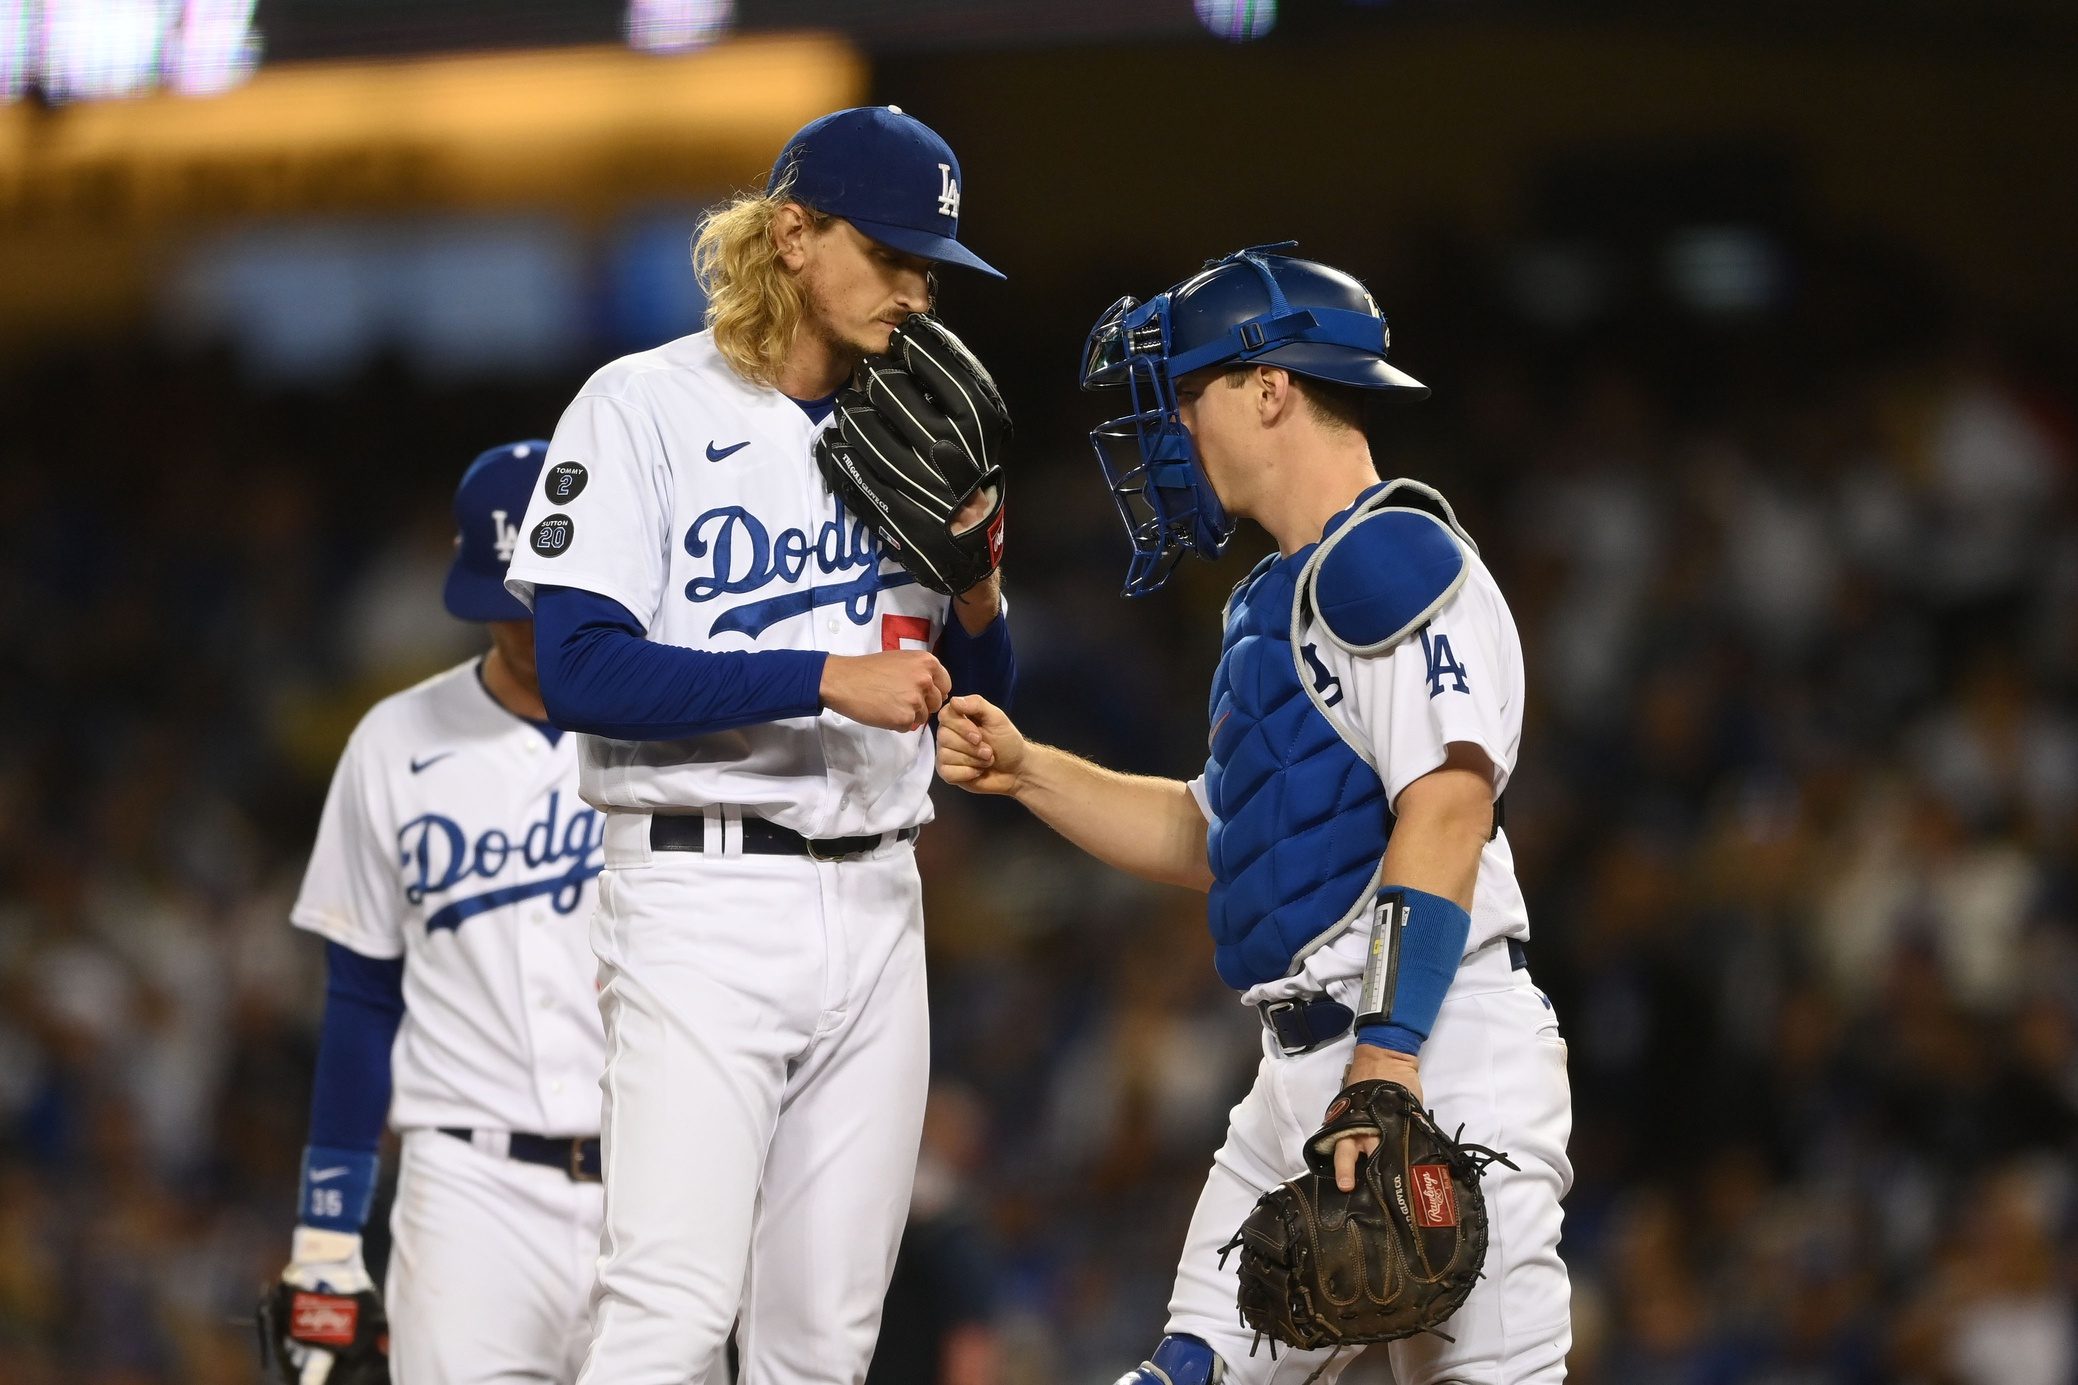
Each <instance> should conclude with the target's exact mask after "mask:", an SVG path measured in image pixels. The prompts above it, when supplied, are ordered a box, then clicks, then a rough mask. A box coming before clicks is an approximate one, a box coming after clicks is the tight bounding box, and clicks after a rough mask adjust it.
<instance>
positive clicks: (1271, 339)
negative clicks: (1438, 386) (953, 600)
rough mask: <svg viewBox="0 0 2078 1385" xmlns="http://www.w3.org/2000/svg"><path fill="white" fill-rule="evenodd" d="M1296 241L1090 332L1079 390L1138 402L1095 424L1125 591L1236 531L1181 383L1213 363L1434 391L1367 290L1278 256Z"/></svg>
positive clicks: (1110, 318)
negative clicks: (1122, 537)
mask: <svg viewBox="0 0 2078 1385" xmlns="http://www.w3.org/2000/svg"><path fill="white" fill-rule="evenodd" d="M1295 246H1296V242H1293V241H1284V242H1281V243H1279V244H1276V245H1258V246H1250V247H1249V248H1248V249H1246V250H1240V251H1237V252H1235V253H1234V254H1232V255H1229V256H1227V257H1226V258H1225V259H1221V260H1214V261H1211V262H1209V263H1208V264H1207V265H1206V267H1205V268H1204V269H1203V270H1202V271H1200V272H1199V273H1197V274H1195V275H1193V276H1192V277H1191V278H1189V279H1186V280H1184V281H1183V282H1182V283H1180V284H1176V285H1173V286H1172V287H1170V288H1169V289H1168V290H1167V291H1166V292H1164V293H1160V294H1157V295H1156V296H1155V297H1154V298H1152V299H1149V300H1148V301H1147V302H1145V303H1142V302H1141V301H1139V300H1138V299H1136V298H1133V297H1130V296H1128V297H1125V298H1121V299H1119V300H1118V301H1117V302H1116V303H1114V304H1112V305H1111V307H1110V308H1108V309H1107V310H1106V311H1105V313H1104V315H1103V316H1102V317H1101V318H1099V319H1098V320H1097V325H1096V326H1095V327H1094V328H1092V329H1091V331H1090V335H1089V341H1088V343H1087V344H1086V345H1085V347H1084V348H1083V357H1082V387H1083V388H1084V389H1092V390H1093V389H1103V388H1106V387H1110V386H1118V385H1123V386H1124V387H1125V389H1126V392H1127V398H1128V400H1129V401H1130V407H1129V408H1128V411H1127V412H1125V413H1123V414H1121V415H1119V416H1118V417H1117V418H1113V419H1109V420H1107V421H1105V422H1103V423H1100V424H1098V425H1097V427H1095V428H1094V429H1092V430H1091V431H1090V443H1091V445H1092V446H1093V447H1094V448H1095V449H1096V453H1097V462H1098V464H1099V465H1100V466H1102V467H1103V469H1104V477H1105V480H1106V482H1107V483H1108V484H1109V485H1110V487H1111V494H1112V498H1113V499H1114V500H1115V501H1117V503H1118V511H1119V515H1120V516H1121V517H1122V518H1123V519H1124V520H1125V525H1126V533H1127V536H1128V537H1129V538H1130V539H1131V541H1132V544H1133V557H1132V563H1131V566H1130V567H1129V568H1128V569H1127V572H1126V583H1125V594H1126V595H1127V596H1146V595H1147V594H1149V593H1150V592H1153V591H1156V590H1159V589H1160V587H1161V586H1162V584H1163V583H1164V582H1167V581H1168V580H1169V574H1170V573H1171V572H1172V571H1173V570H1174V569H1175V567H1176V564H1177V562H1178V561H1179V560H1181V559H1182V557H1183V555H1184V554H1186V553H1196V554H1198V555H1199V556H1201V557H1203V558H1206V559H1208V560H1209V559H1215V558H1218V557H1219V555H1220V554H1221V553H1222V552H1224V551H1225V549H1226V546H1227V542H1228V541H1229V540H1230V539H1232V538H1233V536H1234V520H1233V518H1232V517H1231V516H1230V515H1229V514H1228V513H1227V510H1226V507H1225V506H1224V505H1222V504H1221V503H1220V500H1219V496H1218V495H1217V494H1215V493H1214V491H1213V489H1212V483H1211V482H1210V481H1208V480H1207V479H1206V477H1205V470H1204V467H1203V466H1202V465H1200V463H1199V460H1198V453H1197V448H1196V447H1195V446H1194V445H1193V443H1192V441H1191V435H1190V431H1189V430H1188V429H1187V428H1185V427H1184V426H1183V419H1182V416H1181V414H1180V412H1179V411H1178V409H1177V405H1176V382H1177V380H1179V379H1181V378H1182V377H1183V376H1186V375H1188V374H1190V373H1191V372H1192V371H1194V370H1202V369H1204V368H1205V367H1207V366H1213V365H1221V364H1227V363H1232V364H1234V365H1244V364H1250V363H1255V362H1261V363H1263V364H1266V365H1276V366H1281V367H1283V368H1284V369H1286V370H1288V371H1290V372H1291V373H1292V374H1294V375H1303V376H1307V377H1309V378H1312V379H1316V380H1324V381H1327V382H1330V383H1333V384H1341V385H1350V386H1354V387H1356V388H1358V389H1365V390H1374V391H1388V392H1394V393H1402V394H1411V395H1413V396H1414V397H1416V398H1420V397H1422V396H1425V395H1427V394H1428V392H1429V391H1428V387H1427V386H1426V385H1423V384H1422V383H1421V382H1420V381H1418V380H1415V379H1413V378H1412V377H1411V376H1408V375H1406V374H1405V373H1403V372H1401V371H1399V370H1397V369H1395V368H1394V367H1392V366H1389V365H1387V364H1386V363H1385V350H1386V341H1387V337H1386V327H1385V319H1384V317H1382V316H1381V315H1380V314H1379V312H1378V306H1377V304H1376V303H1374V302H1372V300H1371V295H1370V294H1369V293H1368V292H1366V291H1365V289H1364V286H1363V285H1362V284H1360V283H1358V282H1357V281H1356V280H1355V279H1353V278H1351V277H1350V276H1349V275H1347V274H1344V273H1343V272H1342V271H1340V270H1338V269H1331V268H1329V267H1328V266H1326V265H1322V264H1316V263H1314V262H1313V261H1310V260H1300V259H1294V258H1292V257H1290V256H1288V255H1285V254H1284V253H1282V252H1284V251H1286V250H1290V249H1293V248H1294V247H1295ZM1295 300H1296V301H1295Z"/></svg>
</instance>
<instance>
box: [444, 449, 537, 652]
mask: <svg viewBox="0 0 2078 1385" xmlns="http://www.w3.org/2000/svg"><path fill="white" fill-rule="evenodd" d="M547 460H548V444H547V443H545V442H542V441H541V440H540V439H538V438H535V439H530V440H529V441H527V442H509V443H507V444H505V445H504V446H503V447H494V448H492V449H491V450H490V451H488V452H485V453H483V454H482V455H480V456H479V457H477V459H476V460H475V461H473V462H471V463H469V469H468V470H467V471H465V472H463V473H462V484H461V485H459V486H457V487H455V561H454V565H453V566H452V567H450V568H448V570H447V590H446V592H445V593H444V596H445V599H446V601H447V612H448V614H449V615H451V616H453V617H455V618H456V619H457V620H531V619H532V618H533V613H532V612H531V611H529V610H528V609H527V608H526V607H525V606H524V605H522V604H521V603H520V601H519V598H517V597H515V596H513V595H512V593H510V592H508V591H506V590H505V569H506V567H507V565H508V564H510V563H511V562H512V554H513V550H514V549H516V548H518V547H519V539H520V521H521V520H522V519H524V518H526V514H527V502H528V501H529V500H531V499H533V497H534V483H535V482H536V481H539V480H540V479H541V464H542V463H543V462H545V461H547Z"/></svg>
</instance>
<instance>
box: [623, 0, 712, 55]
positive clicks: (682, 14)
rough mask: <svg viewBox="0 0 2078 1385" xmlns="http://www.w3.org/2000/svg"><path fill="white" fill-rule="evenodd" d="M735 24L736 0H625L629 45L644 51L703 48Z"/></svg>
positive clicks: (674, 50) (682, 51) (674, 51)
mask: <svg viewBox="0 0 2078 1385" xmlns="http://www.w3.org/2000/svg"><path fill="white" fill-rule="evenodd" d="M735 22H736V0H628V23H627V33H628V43H629V44H630V45H631V46H633V47H636V48H640V49H642V50H644V51H645V52H651V53H685V52H689V51H691V50H692V49H695V48H704V47H706V46H707V45H708V44H710V43H713V42H714V41H715V40H717V39H719V38H720V37H721V36H722V35H723V34H725V33H727V32H728V29H729V26H730V25H731V24H734V23H735Z"/></svg>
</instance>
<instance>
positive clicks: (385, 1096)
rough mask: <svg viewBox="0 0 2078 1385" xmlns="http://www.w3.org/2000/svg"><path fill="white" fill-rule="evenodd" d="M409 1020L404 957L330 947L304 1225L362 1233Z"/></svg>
mask: <svg viewBox="0 0 2078 1385" xmlns="http://www.w3.org/2000/svg"><path fill="white" fill-rule="evenodd" d="M403 1020H404V959H403V958H402V957H391V958H378V957H364V956H362V955H361V954H360V953H358V952H355V951H354V950H353V949H352V948H349V947H342V946H340V945H339V944H338V943H334V942H328V943H326V944H325V1020H324V1025H323V1027H322V1029H321V1030H320V1032H319V1035H318V1046H317V1075H316V1078H315V1080H314V1081H313V1082H312V1084H311V1093H310V1143H309V1144H308V1145H307V1146H306V1147H305V1148H304V1151H303V1186H302V1189H301V1191H300V1192H299V1194H298V1197H297V1204H298V1205H297V1220H298V1221H299V1222H301V1223H302V1224H303V1225H305V1226H315V1227H320V1228H322V1229H324V1230H327V1231H344V1232H349V1233H358V1232H359V1231H360V1229H361V1226H362V1224H363V1223H364V1222H366V1221H367V1220H368V1209H369V1206H370V1205H371V1203H372V1202H373V1201H374V1198H375V1174H376V1153H375V1147H376V1145H377V1143H378V1142H379V1141H380V1140H381V1139H382V1127H383V1122H384V1121H385V1120H386V1119H387V1118H388V1116H389V1113H390V1047H391V1045H392V1044H394V1043H395V1042H396V1039H397V1026H398V1025H399V1024H401V1023H402V1022H403Z"/></svg>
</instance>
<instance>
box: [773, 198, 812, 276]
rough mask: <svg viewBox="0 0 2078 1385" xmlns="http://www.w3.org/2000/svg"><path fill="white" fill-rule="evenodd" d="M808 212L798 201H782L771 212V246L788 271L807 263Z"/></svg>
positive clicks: (795, 270)
mask: <svg viewBox="0 0 2078 1385" xmlns="http://www.w3.org/2000/svg"><path fill="white" fill-rule="evenodd" d="M808 232H809V224H808V212H807V210H806V209H805V208H803V207H802V206H801V204H800V203H798V202H783V203H781V204H780V207H779V210H778V211H776V212H774V213H773V214H772V248H773V249H774V250H775V251H777V252H778V254H779V262H780V263H781V264H782V265H785V266H786V268H787V269H788V271H789V272H791V273H796V274H798V273H799V272H800V271H801V266H803V265H805V264H807V263H808V239H809V236H808Z"/></svg>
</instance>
